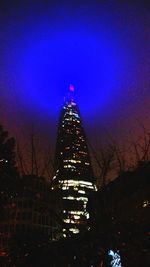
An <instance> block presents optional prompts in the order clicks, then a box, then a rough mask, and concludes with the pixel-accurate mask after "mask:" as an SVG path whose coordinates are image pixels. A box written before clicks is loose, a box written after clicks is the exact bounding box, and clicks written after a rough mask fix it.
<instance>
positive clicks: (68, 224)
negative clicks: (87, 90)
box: [53, 85, 96, 237]
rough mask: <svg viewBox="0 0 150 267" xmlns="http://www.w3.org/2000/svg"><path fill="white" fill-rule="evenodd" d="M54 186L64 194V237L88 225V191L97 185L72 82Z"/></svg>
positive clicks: (62, 120) (62, 121)
mask: <svg viewBox="0 0 150 267" xmlns="http://www.w3.org/2000/svg"><path fill="white" fill-rule="evenodd" d="M53 189H54V190H60V194H61V199H62V211H61V214H62V218H63V222H64V229H63V235H64V237H65V236H67V235H68V234H71V233H75V234H76V233H79V232H80V230H83V229H85V228H87V227H88V219H89V213H88V212H87V202H88V195H89V193H90V192H91V191H94V190H96V186H95V185H94V175H93V170H92V167H91V162H90V157H89V151H88V146H87V141H86V136H85V133H84V129H83V125H82V121H81V116H80V112H79V109H78V106H77V104H76V102H75V100H74V86H73V85H70V88H69V92H68V96H67V98H66V99H65V103H64V106H63V108H62V111H61V115H60V121H59V127H58V136H57V142H56V152H55V176H54V178H53Z"/></svg>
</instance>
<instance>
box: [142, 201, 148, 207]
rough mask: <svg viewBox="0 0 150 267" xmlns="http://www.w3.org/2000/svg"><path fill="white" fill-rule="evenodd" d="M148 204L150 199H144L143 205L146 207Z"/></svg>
mask: <svg viewBox="0 0 150 267" xmlns="http://www.w3.org/2000/svg"><path fill="white" fill-rule="evenodd" d="M148 205H149V201H148V200H144V201H143V205H142V207H143V208H146V207H147V206H148Z"/></svg>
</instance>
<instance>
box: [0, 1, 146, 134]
mask: <svg viewBox="0 0 150 267" xmlns="http://www.w3.org/2000/svg"><path fill="white" fill-rule="evenodd" d="M14 3H15V2H14ZM94 3H95V4H94ZM94 3H93V4H92V3H88V2H87V5H85V4H84V3H82V4H79V3H78V2H76V3H73V4H67V2H66V4H60V3H59V4H57V1H56V3H55V4H54V3H53V4H51V3H49V4H48V2H47V1H37V2H36V3H34V1H33V2H32V3H31V5H30V4H27V3H26V4H20V5H19V4H17V5H15V4H14V5H13V4H10V5H7V6H5V9H4V10H3V9H1V10H3V13H2V16H1V17H0V23H1V26H2V27H1V39H2V42H1V49H0V58H1V72H0V90H1V91H0V105H1V106H4V110H6V112H8V113H9V114H10V113H11V110H12V109H13V111H14V114H12V113H11V116H12V117H13V119H14V120H15V119H16V117H17V116H20V120H21V121H22V114H23V115H24V121H25V120H26V121H28V119H29V120H32V121H34V120H35V118H36V119H37V120H38V121H39V124H40V123H41V125H42V123H43V118H46V119H47V123H50V120H53V122H54V121H56V119H58V117H59V111H60V107H61V105H62V103H63V98H64V96H65V94H66V91H67V90H68V88H69V85H70V84H73V85H74V87H75V97H76V100H77V102H78V104H79V108H80V110H81V115H82V117H83V118H84V119H85V120H86V122H87V121H88V120H89V125H90V124H91V122H93V121H96V122H97V125H98V127H99V125H103V124H105V125H109V124H112V125H113V127H115V126H114V125H115V122H116V121H117V120H118V121H119V122H118V123H120V124H121V123H122V122H123V123H124V121H125V119H126V120H127V121H128V118H131V117H133V116H138V115H139V113H140V114H143V110H142V109H143V107H144V106H145V101H147V102H146V103H149V102H150V101H149V102H148V99H150V93H149V91H148V86H149V78H148V77H149V66H150V62H149V58H150V57H149V55H150V52H149V46H148V38H149V37H148V36H149V27H148V21H149V13H148V9H147V8H146V7H145V6H144V4H143V6H142V5H141V6H138V5H137V6H135V5H132V4H131V3H130V4H129V2H128V1H127V3H126V4H123V3H122V4H121V3H120V1H119V2H118V1H107V2H106V3H105V1H104V2H103V3H101V4H98V3H97V2H94ZM15 109H16V110H15ZM21 109H22V114H21V112H20V110H21ZM9 114H8V115H7V119H10V116H9ZM17 114H18V115H17ZM20 114H21V115H20ZM15 116H16V117H15ZM40 116H41V117H40ZM91 118H92V121H91V120H90V119H91ZM11 121H12V119H11ZM116 129H118V128H117V127H116ZM43 131H44V128H43Z"/></svg>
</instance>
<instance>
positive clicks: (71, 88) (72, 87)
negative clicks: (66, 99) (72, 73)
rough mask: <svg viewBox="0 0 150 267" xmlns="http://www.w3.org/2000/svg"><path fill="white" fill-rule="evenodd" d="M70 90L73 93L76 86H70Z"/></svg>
mask: <svg viewBox="0 0 150 267" xmlns="http://www.w3.org/2000/svg"><path fill="white" fill-rule="evenodd" d="M69 90H70V91H71V92H74V86H73V85H72V84H70V87H69Z"/></svg>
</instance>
